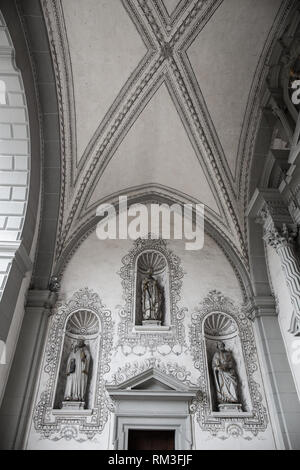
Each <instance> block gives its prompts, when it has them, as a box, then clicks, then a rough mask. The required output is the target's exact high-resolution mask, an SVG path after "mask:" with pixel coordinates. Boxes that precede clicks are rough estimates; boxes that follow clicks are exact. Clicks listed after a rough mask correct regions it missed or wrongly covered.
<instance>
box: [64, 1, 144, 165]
mask: <svg viewBox="0 0 300 470" xmlns="http://www.w3.org/2000/svg"><path fill="white" fill-rule="evenodd" d="M62 6H63V12H64V18H65V24H66V30H67V36H68V42H69V49H70V56H71V63H72V72H73V82H74V94H75V107H76V130H77V146H78V148H77V159H78V161H79V160H80V158H81V157H82V154H83V152H84V150H85V148H86V146H87V145H88V143H89V141H90V139H91V138H92V136H93V134H94V132H95V131H96V129H97V128H98V126H99V125H100V123H101V121H102V119H103V118H104V116H105V114H106V112H107V111H108V109H109V108H110V106H111V105H112V104H113V101H114V100H115V98H116V97H117V95H118V93H119V91H120V90H121V88H122V87H123V85H125V83H126V81H127V79H128V78H129V76H130V74H131V73H132V72H133V71H134V70H135V68H136V67H137V66H138V64H139V62H140V61H141V59H142V58H143V57H144V55H145V54H146V52H147V49H146V47H145V45H144V43H143V41H142V39H141V37H140V35H139V34H138V32H137V30H136V28H135V26H134V24H133V23H132V21H131V19H130V18H129V16H128V14H127V13H126V11H125V9H124V7H123V5H122V3H121V1H119V0H84V1H83V0H62Z"/></svg>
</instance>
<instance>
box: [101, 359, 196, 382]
mask: <svg viewBox="0 0 300 470" xmlns="http://www.w3.org/2000/svg"><path fill="white" fill-rule="evenodd" d="M150 369H156V370H158V371H159V372H161V373H162V374H165V375H166V376H170V377H173V378H174V379H176V380H178V381H180V382H183V383H184V384H185V385H187V386H189V387H196V386H197V381H196V380H193V378H192V373H191V371H189V370H187V368H186V367H185V366H183V365H178V364H177V363H176V362H163V361H162V360H161V359H157V358H154V357H151V358H150V359H146V360H145V361H143V362H138V361H134V362H132V363H129V362H128V363H126V364H125V365H124V366H122V367H119V368H118V369H117V370H116V372H114V374H113V375H112V377H111V379H110V380H109V381H108V382H107V384H109V385H120V384H121V383H123V382H125V381H127V380H129V379H131V378H133V377H135V376H137V375H139V374H141V373H143V372H146V371H148V370H150Z"/></svg>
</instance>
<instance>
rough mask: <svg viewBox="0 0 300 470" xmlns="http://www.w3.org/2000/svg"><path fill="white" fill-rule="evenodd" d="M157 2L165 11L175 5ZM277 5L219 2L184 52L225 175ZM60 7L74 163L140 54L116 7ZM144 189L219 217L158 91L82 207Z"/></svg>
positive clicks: (100, 2)
mask: <svg viewBox="0 0 300 470" xmlns="http://www.w3.org/2000/svg"><path fill="white" fill-rule="evenodd" d="M164 2H165V5H166V7H167V9H168V11H169V12H171V11H172V10H174V8H176V6H177V4H178V3H179V2H178V1H177V0H164ZM280 3H281V0H224V1H223V3H222V4H221V5H220V7H219V8H218V9H217V10H216V12H215V14H214V15H213V16H212V18H211V19H210V20H209V21H208V23H207V25H206V26H205V27H204V29H203V30H202V31H201V32H200V33H199V35H198V37H196V39H195V41H194V42H193V44H192V45H191V46H190V48H189V50H188V56H189V59H190V62H191V64H192V66H193V69H194V72H195V75H196V77H197V80H198V83H199V86H200V89H201V91H202V93H203V95H204V99H205V101H206V104H207V107H208V111H209V112H210V114H211V118H212V121H213V123H214V126H215V129H216V131H217V133H218V136H219V139H220V141H221V144H222V146H223V148H224V151H225V154H226V157H227V159H228V163H229V166H230V168H231V170H232V172H233V174H234V172H235V165H236V158H237V150H238V142H239V138H240V133H241V130H242V124H243V117H244V115H245V109H246V104H247V99H248V95H249V91H250V87H251V83H252V80H253V76H254V73H255V69H256V67H257V64H258V62H259V57H260V54H261V52H262V50H263V46H264V43H265V41H266V38H267V36H268V33H269V31H270V28H271V26H272V23H273V21H274V19H275V16H276V13H277V11H278V8H279V6H280ZM83 4H84V7H83ZM62 5H63V11H64V16H65V23H66V30H67V37H68V42H69V48H70V56H71V62H72V72H73V81H74V91H75V107H76V129H77V142H78V152H77V154H78V157H77V158H78V160H79V158H80V157H81V156H82V154H83V152H84V150H85V148H86V146H87V145H88V143H89V141H90V140H91V138H92V137H93V134H94V133H95V131H96V129H97V128H98V126H99V125H100V123H101V121H102V119H103V118H104V116H105V114H106V112H107V111H108V109H109V107H110V106H111V105H112V104H113V102H114V100H115V98H116V97H117V95H118V93H119V91H120V90H121V89H122V87H123V86H124V84H125V83H126V81H127V80H128V78H129V76H130V74H131V73H132V72H133V71H134V70H135V69H136V67H137V66H138V64H139V62H140V61H141V60H142V58H143V57H144V56H145V54H146V47H145V45H144V43H143V41H142V39H141V37H140V35H139V33H138V32H137V29H136V27H135V25H134V24H133V22H132V21H131V19H130V17H129V15H128V14H127V12H126V10H125V8H124V7H123V5H122V2H121V0H84V2H83V1H82V0H62ZM207 160H208V158H206V161H207ZM149 183H151V184H160V185H164V186H167V187H169V188H173V189H174V190H177V191H180V192H182V193H185V194H187V195H189V196H191V197H192V198H193V199H196V200H198V201H200V202H202V203H204V204H206V205H207V206H208V207H210V208H211V209H212V210H214V211H215V212H217V213H219V209H218V207H217V203H216V200H215V198H214V195H213V193H212V191H211V187H210V186H209V184H208V182H207V179H206V177H205V175H204V172H203V170H202V168H201V165H200V163H199V161H198V159H197V156H196V154H195V151H194V149H193V147H192V145H191V143H190V141H189V138H188V135H187V132H186V130H185V129H184V127H183V124H182V122H181V121H180V118H179V116H178V114H177V111H176V108H175V106H174V104H173V102H172V100H171V97H170V95H169V93H168V91H167V89H166V86H165V85H163V86H161V88H160V89H159V90H158V92H156V94H155V95H154V97H153V98H152V99H151V101H150V103H148V105H147V107H146V109H145V110H144V111H143V112H142V113H141V115H140V116H139V117H138V119H137V121H136V123H135V124H134V125H133V126H132V128H131V129H130V131H129V133H128V135H127V136H125V138H124V141H123V142H121V144H120V147H119V148H118V149H117V151H116V153H115V155H114V156H113V157H112V159H111V161H110V163H109V164H108V166H107V167H106V169H105V170H104V173H103V175H102V177H101V179H100V180H99V182H98V184H97V186H96V188H95V190H94V193H93V194H92V196H91V200H90V201H89V206H90V205H91V204H92V203H95V202H98V201H99V200H102V199H103V198H105V197H107V196H109V195H111V194H113V193H116V192H119V191H123V192H125V190H126V189H127V188H132V187H136V186H139V185H145V184H149ZM216 184H217V183H216ZM217 190H218V191H219V188H217Z"/></svg>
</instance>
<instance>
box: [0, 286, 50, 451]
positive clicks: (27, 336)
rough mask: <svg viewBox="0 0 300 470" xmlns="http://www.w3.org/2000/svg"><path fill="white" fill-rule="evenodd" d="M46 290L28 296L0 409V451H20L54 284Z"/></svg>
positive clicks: (42, 347)
mask: <svg viewBox="0 0 300 470" xmlns="http://www.w3.org/2000/svg"><path fill="white" fill-rule="evenodd" d="M49 287H50V289H49V290H30V291H29V292H28V299H27V305H26V309H25V315H24V319H23V323H22V327H21V331H20V336H19V340H18V344H17V349H16V352H15V356H14V360H13V364H12V367H11V371H10V375H9V380H8V383H7V386H6V390H5V394H4V398H3V401H2V405H1V408H0V436H1V437H0V449H5V450H10V449H22V448H24V446H25V438H26V429H27V425H28V423H29V416H30V412H31V407H32V403H33V399H34V392H35V386H36V380H37V377H38V374H39V370H40V365H41V359H42V355H43V349H44V344H45V338H46V333H47V328H48V320H49V316H50V314H51V309H52V307H53V306H54V305H55V302H56V299H57V293H56V292H55V290H56V289H57V288H58V283H57V281H56V280H55V279H54V280H53V282H52V283H50V286H49Z"/></svg>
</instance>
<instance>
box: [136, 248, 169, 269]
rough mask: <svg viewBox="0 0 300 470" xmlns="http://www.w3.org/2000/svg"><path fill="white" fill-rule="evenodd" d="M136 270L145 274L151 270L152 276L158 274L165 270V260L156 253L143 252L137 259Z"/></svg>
mask: <svg viewBox="0 0 300 470" xmlns="http://www.w3.org/2000/svg"><path fill="white" fill-rule="evenodd" d="M137 265H138V270H139V271H140V272H142V273H144V274H145V273H147V272H148V271H149V269H152V271H153V274H160V273H162V272H163V271H164V270H165V269H166V260H165V258H164V257H163V256H162V255H161V254H160V253H158V252H157V251H144V252H143V253H142V254H141V256H140V257H139V259H138V263H137Z"/></svg>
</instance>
